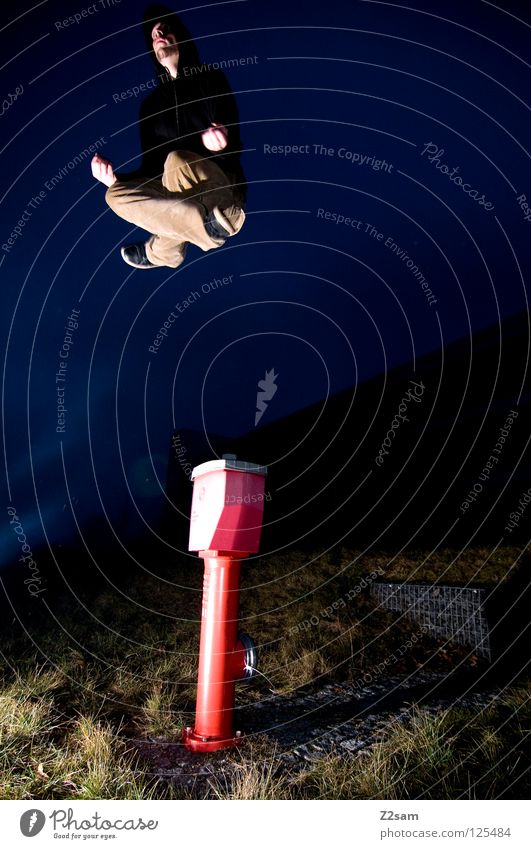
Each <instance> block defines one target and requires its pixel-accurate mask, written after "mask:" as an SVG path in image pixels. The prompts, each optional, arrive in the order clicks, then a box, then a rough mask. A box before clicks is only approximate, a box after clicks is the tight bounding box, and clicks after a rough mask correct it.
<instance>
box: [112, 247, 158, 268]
mask: <svg viewBox="0 0 531 849" xmlns="http://www.w3.org/2000/svg"><path fill="white" fill-rule="evenodd" d="M120 253H121V255H122V259H123V261H124V262H126V263H127V265H130V266H131V267H132V268H137V269H138V270H139V271H151V269H152V268H156V267H157V266H156V265H152V264H150V265H138V264H137V263H136V262H132V260H130V259H129V257H128V256H127V254H126V253H125V248H120Z"/></svg>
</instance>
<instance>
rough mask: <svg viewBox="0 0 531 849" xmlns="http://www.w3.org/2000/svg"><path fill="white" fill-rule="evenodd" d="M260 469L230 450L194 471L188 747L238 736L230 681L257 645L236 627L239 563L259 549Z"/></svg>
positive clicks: (245, 668)
mask: <svg viewBox="0 0 531 849" xmlns="http://www.w3.org/2000/svg"><path fill="white" fill-rule="evenodd" d="M266 471H267V470H266V469H265V467H264V466H256V465H254V464H252V463H244V462H241V461H237V460H236V458H235V457H233V456H231V455H226V456H225V457H224V458H223V459H222V460H214V461H212V462H209V463H203V464H202V465H201V466H198V467H197V468H196V469H194V471H193V475H192V476H193V478H194V494H193V500H192V514H191V527H190V546H189V547H190V550H193V551H199V556H200V557H201V558H202V559H203V560H204V567H205V572H204V580H203V606H202V614H201V642H200V647H199V671H198V680H197V704H196V717H195V726H194V728H185V729H184V731H183V741H184V743H185V745H186V747H187V748H188V749H191V750H192V751H194V752H213V751H215V750H216V749H224V748H226V747H228V746H234V745H235V744H236V743H237V742H238V740H239V739H240V736H241V735H240V732H234V730H233V713H234V690H235V682H236V681H237V680H240V679H242V678H248V677H251V676H252V672H253V669H254V668H255V665H256V649H255V646H254V643H253V641H252V640H251V638H250V637H249V636H247V635H246V634H243V633H239V632H238V615H239V602H240V566H241V561H242V560H244V559H245V558H246V557H248V556H249V554H250V553H251V552H255V551H258V545H259V540H260V533H261V529H262V515H263V502H264V476H265V474H266ZM218 541H219V542H221V543H222V545H223V547H224V548H223V550H219V549H218V548H216V547H214V546H215V543H216V542H218ZM219 542H218V545H219ZM242 542H243V543H244V545H241V543H242ZM213 543H214V545H213ZM238 543H239V544H240V545H238Z"/></svg>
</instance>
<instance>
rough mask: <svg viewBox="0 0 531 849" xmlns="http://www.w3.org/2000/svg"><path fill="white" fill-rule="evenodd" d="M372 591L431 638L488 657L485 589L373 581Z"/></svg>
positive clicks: (489, 655)
mask: <svg viewBox="0 0 531 849" xmlns="http://www.w3.org/2000/svg"><path fill="white" fill-rule="evenodd" d="M371 594H372V595H373V596H375V597H376V598H377V599H378V601H379V602H380V604H381V605H382V606H383V607H385V608H386V609H387V610H394V611H397V612H400V613H406V614H407V615H408V616H410V617H411V618H412V619H414V620H415V621H416V622H418V623H419V624H420V625H423V626H424V627H425V628H427V629H428V631H429V632H430V633H431V634H432V636H434V637H443V638H445V639H448V640H453V641H454V642H456V643H460V644H461V645H465V646H469V647H470V648H472V649H474V651H475V653H476V654H477V655H478V656H480V657H484V658H486V659H487V660H489V661H490V660H491V650H490V637H489V626H488V621H487V617H486V614H485V609H484V605H485V590H482V589H471V588H470V587H441V586H436V585H434V584H384V583H373V584H372V585H371Z"/></svg>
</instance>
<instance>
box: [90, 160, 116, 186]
mask: <svg viewBox="0 0 531 849" xmlns="http://www.w3.org/2000/svg"><path fill="white" fill-rule="evenodd" d="M90 167H91V168H92V175H93V176H94V177H95V178H96V180H99V181H100V183H103V185H104V186H112V185H113V183H116V181H117V179H118V177H117V176H116V174H115V173H114V170H113V167H112V162H109V160H108V159H104V158H103V156H100V155H99V153H95V154H94V156H93V157H92V161H91V163H90Z"/></svg>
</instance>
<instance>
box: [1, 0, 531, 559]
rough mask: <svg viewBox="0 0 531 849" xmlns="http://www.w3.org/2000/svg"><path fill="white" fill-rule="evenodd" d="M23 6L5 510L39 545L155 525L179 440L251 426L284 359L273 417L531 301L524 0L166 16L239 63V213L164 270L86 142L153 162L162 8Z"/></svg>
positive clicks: (250, 3) (274, 6)
mask: <svg viewBox="0 0 531 849" xmlns="http://www.w3.org/2000/svg"><path fill="white" fill-rule="evenodd" d="M31 5H32V4H29V3H28V4H26V5H24V4H12V5H11V6H8V7H6V6H3V8H2V30H1V32H0V36H1V38H2V53H1V55H2V57H3V67H2V88H1V92H0V94H1V97H2V99H3V101H4V102H3V106H2V116H1V131H2V132H1V156H2V183H3V186H2V204H1V212H2V216H1V233H0V244H1V250H0V274H1V281H2V309H1V312H0V321H1V331H2V340H3V343H4V345H3V371H2V381H3V382H2V414H3V420H2V424H3V439H4V453H5V469H4V472H5V475H4V474H3V475H2V477H3V478H4V477H5V484H4V503H5V504H6V505H10V504H11V505H14V506H15V507H16V509H17V511H18V515H19V516H20V518H21V521H22V524H23V526H24V530H25V533H26V535H27V536H28V538H30V539H31V542H32V545H33V546H37V545H39V544H42V543H43V542H46V541H47V542H49V543H55V542H58V541H61V540H68V539H73V538H75V537H76V535H77V533H78V531H77V528H78V527H82V526H83V524H84V523H86V522H87V521H88V520H90V519H91V518H93V517H95V516H101V515H102V514H106V515H107V517H108V520H109V523H110V524H111V525H112V527H113V528H114V531H115V532H116V534H117V535H118V537H120V538H121V539H124V540H126V537H127V534H128V533H129V531H130V529H131V528H133V527H138V526H139V524H140V525H141V524H142V521H143V520H145V522H146V523H147V525H150V524H151V523H153V522H155V521H156V517H157V515H158V512H159V511H160V507H161V504H162V502H163V497H164V496H163V488H164V481H165V474H166V464H167V457H168V449H169V445H170V439H171V435H172V433H173V431H174V430H175V429H184V430H186V429H189V430H195V431H203V430H204V431H205V432H206V434H207V435H209V434H216V435H222V436H223V435H224V436H226V437H227V438H228V439H229V438H233V437H237V436H239V435H242V434H246V433H248V432H250V431H253V430H254V425H255V412H256V397H257V383H258V381H259V380H261V379H263V378H264V375H265V372H266V371H268V370H270V369H274V371H275V374H277V375H278V377H277V379H276V383H277V386H278V389H277V391H276V393H275V395H274V397H273V398H272V400H271V402H270V404H269V406H268V407H267V410H266V412H265V413H264V415H263V416H262V418H261V419H260V422H259V424H258V427H264V426H266V425H268V424H271V423H272V422H273V421H275V420H280V419H283V418H284V417H286V416H288V415H290V414H292V413H294V412H296V411H298V410H301V409H303V408H305V407H306V406H308V405H310V404H313V403H315V402H323V401H324V400H326V399H327V398H328V397H330V396H333V395H335V394H337V393H338V392H340V391H342V390H346V389H348V388H349V387H352V386H354V385H359V384H361V383H363V381H366V380H367V379H369V378H371V377H374V376H375V375H379V374H382V373H383V372H386V371H388V370H389V369H391V368H394V367H395V366H398V365H400V364H405V363H412V366H413V367H414V364H415V362H416V360H417V359H418V358H419V357H421V356H422V355H424V354H426V353H428V352H430V351H438V350H443V349H444V347H445V346H446V345H448V344H450V343H452V342H454V341H455V340H458V339H463V338H467V337H470V336H471V335H473V334H475V333H477V332H478V331H480V330H481V329H483V328H488V327H491V326H494V325H497V324H499V323H500V322H501V321H502V320H504V319H507V318H508V317H509V316H513V315H516V314H519V313H522V312H523V311H524V310H526V309H527V278H528V273H529V263H530V250H529V244H530V240H531V211H530V207H531V167H530V166H531V161H530V160H531V154H530V153H529V149H530V147H531V145H530V136H531V133H530V121H529V109H530V104H529V91H530V67H531V66H530V64H529V63H530V62H531V57H530V51H529V39H530V32H531V30H530V26H531V15H530V11H531V9H530V7H529V4H528V3H524V2H504V3H499V4H495V3H488V2H482V0H470V2H467V3H462V2H454V0H449V2H442V0H432V2H428V3H421V2H419V0H411V2H410V3H408V4H404V5H401V4H399V3H397V2H373V0H359V2H358V0H349V2H346V0H344V1H343V2H342V0H330V2H329V3H322V2H314V0H310V2H306V0H305V2H302V0H297V1H296V2H292V3H285V2H279V0H270V2H267V3H264V2H261V0H230V2H215V3H209V4H203V5H201V4H198V5H196V6H193V7H190V8H180V7H174V8H175V11H177V12H178V13H180V14H181V16H182V19H183V20H184V22H185V24H186V25H187V27H188V28H189V30H190V32H191V33H192V35H193V37H194V39H195V42H196V45H197V47H198V49H199V52H200V55H201V59H202V62H203V63H214V62H216V63H217V62H219V63H228V62H229V60H237V61H231V62H230V66H229V67H228V68H227V69H226V71H225V73H226V74H227V77H228V80H229V82H230V85H231V87H232V89H233V91H234V93H235V96H236V99H237V103H238V107H239V112H240V124H241V135H242V140H243V150H244V152H243V155H242V162H243V166H244V169H245V172H246V176H247V180H248V184H249V191H248V201H247V221H246V224H245V227H244V228H243V230H242V232H241V233H240V234H239V235H238V236H237V237H236V238H234V239H233V240H232V241H230V242H228V243H227V244H226V245H225V246H224V247H222V248H221V249H219V250H216V251H210V252H207V253H203V252H201V251H200V250H199V249H196V248H193V247H192V248H190V249H189V253H188V258H187V261H186V262H185V264H184V265H182V266H181V267H180V268H179V269H177V270H175V271H174V270H171V269H162V268H161V269H156V270H154V271H149V272H143V271H135V270H133V269H131V268H130V267H128V266H127V265H125V264H124V263H123V261H122V259H121V257H120V253H119V248H120V246H121V245H123V244H127V243H128V242H130V241H132V240H133V241H134V240H135V237H139V236H140V237H141V233H140V232H139V231H137V230H134V228H131V227H130V225H128V224H127V223H126V222H125V221H123V220H121V219H119V218H118V217H116V216H115V215H114V214H113V213H112V212H111V210H110V209H109V208H108V207H107V206H106V205H105V203H104V192H105V190H104V188H103V186H102V185H101V184H99V183H97V182H96V181H95V180H94V179H93V178H92V175H91V172H90V157H88V156H86V155H84V156H83V155H81V154H82V152H83V151H84V150H86V149H87V148H89V147H90V146H91V145H92V146H95V147H93V149H98V150H100V151H101V153H102V154H103V155H104V156H106V157H108V158H110V159H112V161H113V163H114V165H115V167H116V168H117V170H118V171H123V172H125V171H128V170H133V169H134V168H136V167H137V166H138V164H139V161H140V144H139V136H138V123H137V121H138V110H139V106H140V102H141V99H142V95H140V96H136V93H135V91H133V89H135V88H140V86H147V84H149V82H150V81H151V80H152V79H153V76H154V72H153V66H152V63H151V61H150V58H149V56H148V55H147V53H146V49H145V43H144V39H143V35H142V32H141V27H140V21H141V19H142V15H143V11H144V7H145V5H146V4H145V3H144V2H138V0H121V2H118V0H100V1H99V2H97V3H94V4H92V6H90V4H88V3H86V4H84V3H83V0H79V2H73V3H70V2H55V0H47V1H45V2H41V3H39V4H37V5H34V8H33V9H31ZM89 8H90V9H92V11H91V12H89V11H88V10H89ZM30 9H31V10H30ZM25 10H30V11H27V13H25ZM83 11H85V12H86V14H85V15H82V17H81V20H80V21H79V22H76V21H75V20H74V22H71V23H68V21H67V19H68V18H69V16H73V15H74V14H75V13H81V12H83ZM65 21H67V25H65V24H64V22H65ZM146 93H148V90H147V89H146ZM527 204H530V206H529V207H528V206H527ZM132 236H133V239H131V237H132ZM9 240H10V241H9ZM172 310H174V311H175V310H176V311H177V313H178V319H177V320H176V321H175V322H174V323H173V324H172V325H171V327H170V328H169V329H168V331H167V336H166V337H165V338H164V341H163V342H162V344H160V345H159V346H158V347H157V348H155V349H154V350H153V340H154V339H155V338H156V337H157V333H158V332H159V330H160V328H161V327H164V322H165V321H166V320H167V317H168V315H169V314H170V313H171V312H172ZM65 337H66V348H65V347H64V345H65ZM150 347H151V348H152V350H151V351H150ZM62 352H63V353H62ZM61 362H62V363H63V364H64V363H66V365H63V366H62V367H61V365H60V364H61ZM58 388H59V389H60V390H64V395H63V394H62V393H61V394H59V395H58V393H57V390H58ZM60 402H61V403H62V404H63V407H64V410H63V407H60V406H59V404H60ZM63 412H64V416H60V414H61V413H63ZM302 436H303V435H302V434H301V437H302ZM280 451H281V446H279V453H280ZM204 459H205V460H208V459H211V457H210V456H206V457H204ZM248 459H252V460H256V461H258V462H260V458H255V457H252V458H248ZM6 516H7V514H6ZM140 516H141V517H142V518H140ZM0 544H1V551H2V557H3V559H4V561H5V562H7V561H9V560H11V559H12V558H13V557H14V556H15V555H16V553H17V551H18V543H17V541H16V539H15V538H14V536H13V533H12V530H11V529H10V527H9V521H8V520H7V519H6V520H5V521H4V522H3V523H2V525H1V526H0Z"/></svg>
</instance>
